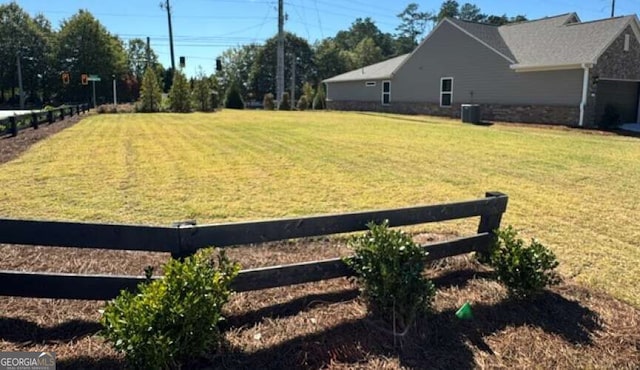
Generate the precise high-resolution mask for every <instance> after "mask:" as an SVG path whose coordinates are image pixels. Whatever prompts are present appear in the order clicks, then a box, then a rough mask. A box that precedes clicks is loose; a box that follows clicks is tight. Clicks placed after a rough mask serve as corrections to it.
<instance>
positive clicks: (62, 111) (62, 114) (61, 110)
mask: <svg viewBox="0 0 640 370" xmlns="http://www.w3.org/2000/svg"><path fill="white" fill-rule="evenodd" d="M60 121H64V108H60Z"/></svg>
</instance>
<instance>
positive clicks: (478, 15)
mask: <svg viewBox="0 0 640 370" xmlns="http://www.w3.org/2000/svg"><path fill="white" fill-rule="evenodd" d="M459 17H460V19H461V20H463V21H469V22H484V21H485V20H486V19H487V16H486V14H482V11H481V10H480V8H478V7H477V6H476V5H473V4H469V3H465V4H464V5H462V6H461V7H460V16H459Z"/></svg>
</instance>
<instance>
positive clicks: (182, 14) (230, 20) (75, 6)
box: [0, 0, 640, 75]
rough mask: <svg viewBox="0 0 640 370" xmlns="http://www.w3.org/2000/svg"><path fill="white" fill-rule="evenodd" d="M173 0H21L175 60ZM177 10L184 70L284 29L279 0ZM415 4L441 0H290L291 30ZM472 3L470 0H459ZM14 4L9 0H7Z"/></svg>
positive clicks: (382, 15) (325, 30)
mask: <svg viewBox="0 0 640 370" xmlns="http://www.w3.org/2000/svg"><path fill="white" fill-rule="evenodd" d="M165 1H166V0H18V1H17V2H18V4H19V5H20V6H21V7H22V8H23V9H24V10H25V11H27V12H28V13H29V14H31V15H36V14H38V13H43V14H44V15H45V16H46V17H47V18H48V19H49V20H50V21H51V23H52V25H53V27H54V28H56V29H57V28H59V26H60V24H61V22H62V21H63V20H64V19H66V18H69V17H71V16H72V15H73V14H74V13H76V12H77V11H78V10H79V9H86V10H88V11H90V12H91V13H92V14H93V15H94V16H95V17H96V18H97V19H98V20H99V21H100V22H101V23H102V24H103V25H104V26H105V27H106V28H107V29H108V30H109V31H110V32H111V33H112V34H116V35H118V36H119V37H120V38H121V39H123V40H125V41H126V40H129V39H132V38H137V37H139V38H142V39H145V38H146V37H147V36H148V37H150V38H151V46H152V48H153V49H154V51H155V52H156V53H157V54H158V56H159V58H160V62H161V63H162V64H163V65H164V66H165V67H166V66H170V65H171V61H170V50H169V31H168V26H167V12H166V10H163V9H162V8H161V7H160V2H163V3H164V2H165ZM169 1H170V4H171V8H172V23H173V38H174V49H175V60H176V64H177V63H178V58H179V56H185V57H186V68H185V72H186V73H187V75H195V73H196V71H197V70H198V68H199V67H202V69H203V70H204V71H205V72H206V73H213V71H214V68H215V59H216V57H217V56H219V55H220V54H221V53H222V52H223V51H224V50H226V49H228V48H231V47H235V46H239V45H244V44H248V43H252V42H256V43H262V42H264V41H265V40H266V39H268V38H269V37H271V36H274V35H275V34H276V33H277V28H278V20H277V18H278V1H277V0H169ZM410 2H415V3H417V4H418V5H419V9H420V10H421V11H431V12H437V10H438V9H439V8H440V4H441V3H442V1H441V0H437V1H434V0H429V1H427V0H398V1H396V0H348V1H344V0H285V1H284V10H285V13H286V14H287V21H286V23H285V30H286V31H289V32H293V33H295V34H297V35H298V36H301V37H303V38H306V39H307V40H308V41H309V43H310V44H313V42H315V41H316V40H321V39H323V38H325V37H331V36H334V35H335V34H336V32H338V31H340V30H346V29H348V28H349V26H350V25H351V23H353V21H354V20H355V19H356V18H365V17H370V18H371V19H372V20H373V21H374V22H375V23H376V25H377V26H378V28H380V30H382V31H383V32H389V33H394V32H395V28H396V27H397V26H398V24H399V19H398V17H397V14H398V13H400V12H402V10H403V9H404V8H405V7H406V6H407V4H409V3H410ZM458 2H459V3H461V4H462V3H465V2H466V1H464V0H462V1H458ZM469 2H471V3H473V4H475V5H477V6H478V7H480V9H481V10H482V12H483V13H486V14H495V15H502V14H506V15H507V16H515V15H517V14H523V15H525V16H527V17H528V18H529V19H536V18H542V17H545V16H552V15H558V14H563V13H569V12H576V13H578V16H579V17H580V19H581V20H582V21H590V20H594V19H601V18H606V17H609V16H610V15H611V2H612V0H535V1H528V0H526V1H525V0H477V1H469ZM0 3H8V1H0ZM637 13H640V0H616V15H628V14H637Z"/></svg>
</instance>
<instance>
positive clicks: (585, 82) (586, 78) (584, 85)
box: [578, 63, 589, 127]
mask: <svg viewBox="0 0 640 370" xmlns="http://www.w3.org/2000/svg"><path fill="white" fill-rule="evenodd" d="M582 68H584V75H583V77H582V101H580V122H578V126H580V127H582V126H583V125H584V107H585V106H586V105H587V95H588V92H589V66H587V64H584V63H583V64H582Z"/></svg>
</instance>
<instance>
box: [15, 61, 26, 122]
mask: <svg viewBox="0 0 640 370" xmlns="http://www.w3.org/2000/svg"><path fill="white" fill-rule="evenodd" d="M16 59H17V61H18V63H17V64H18V90H19V91H18V93H19V94H20V109H22V110H24V90H23V89H22V65H21V64H20V53H18V57H17V58H16Z"/></svg>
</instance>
